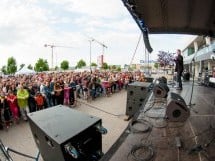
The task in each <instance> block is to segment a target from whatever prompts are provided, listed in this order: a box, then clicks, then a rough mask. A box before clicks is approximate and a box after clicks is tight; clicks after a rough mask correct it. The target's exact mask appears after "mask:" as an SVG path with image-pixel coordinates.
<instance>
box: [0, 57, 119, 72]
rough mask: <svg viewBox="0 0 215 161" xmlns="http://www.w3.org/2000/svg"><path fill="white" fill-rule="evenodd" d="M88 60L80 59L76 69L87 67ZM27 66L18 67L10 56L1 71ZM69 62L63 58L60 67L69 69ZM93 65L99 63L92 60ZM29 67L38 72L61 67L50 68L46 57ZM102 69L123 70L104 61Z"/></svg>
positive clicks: (15, 69)
mask: <svg viewBox="0 0 215 161" xmlns="http://www.w3.org/2000/svg"><path fill="white" fill-rule="evenodd" d="M86 65H87V64H86V62H85V61H84V60H83V59H80V60H79V61H78V62H77V64H76V66H75V68H76V69H80V68H83V67H86ZM24 66H25V64H21V65H20V67H19V68H18V67H17V63H16V59H15V58H14V57H9V58H8V60H7V65H3V66H2V68H1V71H2V72H3V73H4V74H14V73H15V72H16V71H18V70H20V69H22V68H23V67H24ZM69 67H70V66H69V62H68V61H67V60H63V61H62V62H61V63H60V68H61V69H62V70H67V69H69ZM91 67H97V64H96V63H94V62H92V63H91ZM27 68H28V69H34V70H35V71H36V72H43V71H49V70H58V69H59V67H58V66H56V67H55V68H54V69H50V67H49V65H48V61H47V60H46V59H42V58H39V59H38V60H37V62H36V63H35V65H34V67H33V66H32V65H31V64H29V65H28V66H27ZM101 68H102V69H105V70H107V69H112V70H118V71H119V70H121V68H119V67H118V68H117V67H116V66H115V65H112V66H109V65H108V64H107V63H103V65H102V67H101Z"/></svg>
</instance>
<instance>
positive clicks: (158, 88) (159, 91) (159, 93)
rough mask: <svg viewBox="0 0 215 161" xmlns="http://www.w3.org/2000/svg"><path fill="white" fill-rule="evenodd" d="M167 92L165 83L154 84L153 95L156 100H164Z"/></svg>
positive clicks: (167, 88)
mask: <svg viewBox="0 0 215 161" xmlns="http://www.w3.org/2000/svg"><path fill="white" fill-rule="evenodd" d="M168 92H169V87H168V86H167V84H165V83H159V84H155V85H154V88H153V94H154V96H155V97H156V98H166V97H167V95H168Z"/></svg>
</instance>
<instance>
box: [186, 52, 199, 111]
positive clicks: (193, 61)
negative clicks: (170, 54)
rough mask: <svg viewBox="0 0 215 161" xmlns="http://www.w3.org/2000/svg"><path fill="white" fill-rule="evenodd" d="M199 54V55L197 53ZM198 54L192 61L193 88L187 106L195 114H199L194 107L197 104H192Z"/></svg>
mask: <svg viewBox="0 0 215 161" xmlns="http://www.w3.org/2000/svg"><path fill="white" fill-rule="evenodd" d="M196 54H197V53H196ZM196 54H195V55H194V56H193V59H192V63H193V65H192V67H193V75H192V79H193V81H192V86H191V94H190V101H189V104H188V105H187V106H189V107H190V109H191V110H193V112H195V113H198V111H196V110H195V109H194V108H193V106H195V105H196V104H195V103H192V99H193V89H194V77H195V57H196Z"/></svg>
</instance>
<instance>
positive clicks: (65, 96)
mask: <svg viewBox="0 0 215 161" xmlns="http://www.w3.org/2000/svg"><path fill="white" fill-rule="evenodd" d="M70 89H71V87H65V88H64V99H69V96H70V93H69V92H70Z"/></svg>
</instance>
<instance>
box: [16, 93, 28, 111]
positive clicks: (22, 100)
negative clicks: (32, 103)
mask: <svg viewBox="0 0 215 161" xmlns="http://www.w3.org/2000/svg"><path fill="white" fill-rule="evenodd" d="M28 97H29V93H28V91H27V90H26V89H22V90H21V89H18V91H17V102H18V105H19V107H20V108H25V107H27V105H28Z"/></svg>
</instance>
